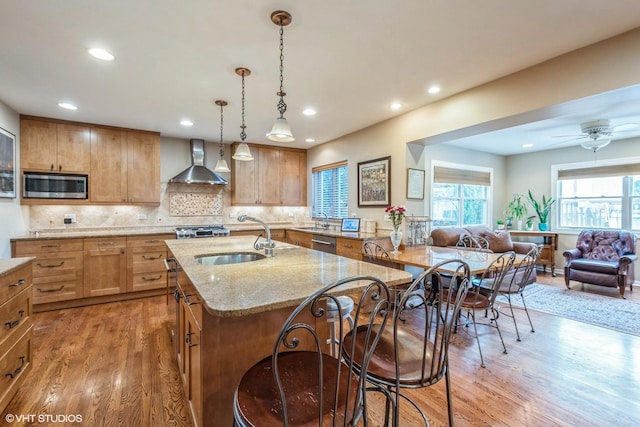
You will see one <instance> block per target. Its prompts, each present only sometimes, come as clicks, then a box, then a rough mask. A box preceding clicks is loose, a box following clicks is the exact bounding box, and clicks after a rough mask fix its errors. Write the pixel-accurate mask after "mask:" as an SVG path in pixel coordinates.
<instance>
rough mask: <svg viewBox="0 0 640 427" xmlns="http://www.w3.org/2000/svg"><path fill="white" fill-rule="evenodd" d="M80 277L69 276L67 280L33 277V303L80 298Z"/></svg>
mask: <svg viewBox="0 0 640 427" xmlns="http://www.w3.org/2000/svg"><path fill="white" fill-rule="evenodd" d="M82 288H83V285H82V279H76V278H75V277H69V279H68V280H64V279H60V278H56V279H52V278H47V277H39V278H35V279H33V303H34V304H44V303H47V302H57V301H67V300H70V299H76V298H82Z"/></svg>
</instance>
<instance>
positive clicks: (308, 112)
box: [302, 108, 316, 116]
mask: <svg viewBox="0 0 640 427" xmlns="http://www.w3.org/2000/svg"><path fill="white" fill-rule="evenodd" d="M302 114H304V115H305V116H315V115H316V110H314V109H313V108H306V109H305V110H303V111H302Z"/></svg>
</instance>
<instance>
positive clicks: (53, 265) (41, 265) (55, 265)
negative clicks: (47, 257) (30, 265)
mask: <svg viewBox="0 0 640 427" xmlns="http://www.w3.org/2000/svg"><path fill="white" fill-rule="evenodd" d="M63 264H64V261H60V263H59V264H40V263H38V267H40V268H58V267H62V265H63Z"/></svg>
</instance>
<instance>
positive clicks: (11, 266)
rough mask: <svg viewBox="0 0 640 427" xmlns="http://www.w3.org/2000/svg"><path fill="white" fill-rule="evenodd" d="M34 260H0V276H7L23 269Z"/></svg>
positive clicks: (26, 258) (30, 258) (23, 258)
mask: <svg viewBox="0 0 640 427" xmlns="http://www.w3.org/2000/svg"><path fill="white" fill-rule="evenodd" d="M34 259H36V258H35V257H29V256H28V257H20V258H6V259H0V276H4V275H7V274H9V273H12V272H14V271H15V270H17V269H19V268H21V267H23V266H24V265H26V264H28V263H30V262H31V261H33V260H34Z"/></svg>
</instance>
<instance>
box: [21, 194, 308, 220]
mask: <svg viewBox="0 0 640 427" xmlns="http://www.w3.org/2000/svg"><path fill="white" fill-rule="evenodd" d="M160 190H161V203H160V205H159V206H134V205H90V206H82V205H42V206H40V205H34V206H30V207H29V231H30V232H35V231H39V232H47V231H52V232H60V231H66V230H68V231H74V230H83V229H96V228H114V227H118V228H128V227H145V228H148V227H176V226H185V225H205V224H227V225H231V224H234V225H235V224H238V223H237V221H236V219H235V218H236V217H237V216H238V215H242V214H247V215H251V216H255V217H258V218H262V219H264V220H265V221H267V222H269V223H291V224H302V223H304V222H305V221H309V217H310V212H311V209H310V208H307V207H298V206H295V207H281V206H269V207H263V206H231V204H230V189H229V187H228V186H217V185H216V186H204V185H191V184H175V183H170V184H169V183H166V182H165V183H161V188H160ZM66 214H75V216H76V223H73V224H65V223H64V216H65V215H66Z"/></svg>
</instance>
